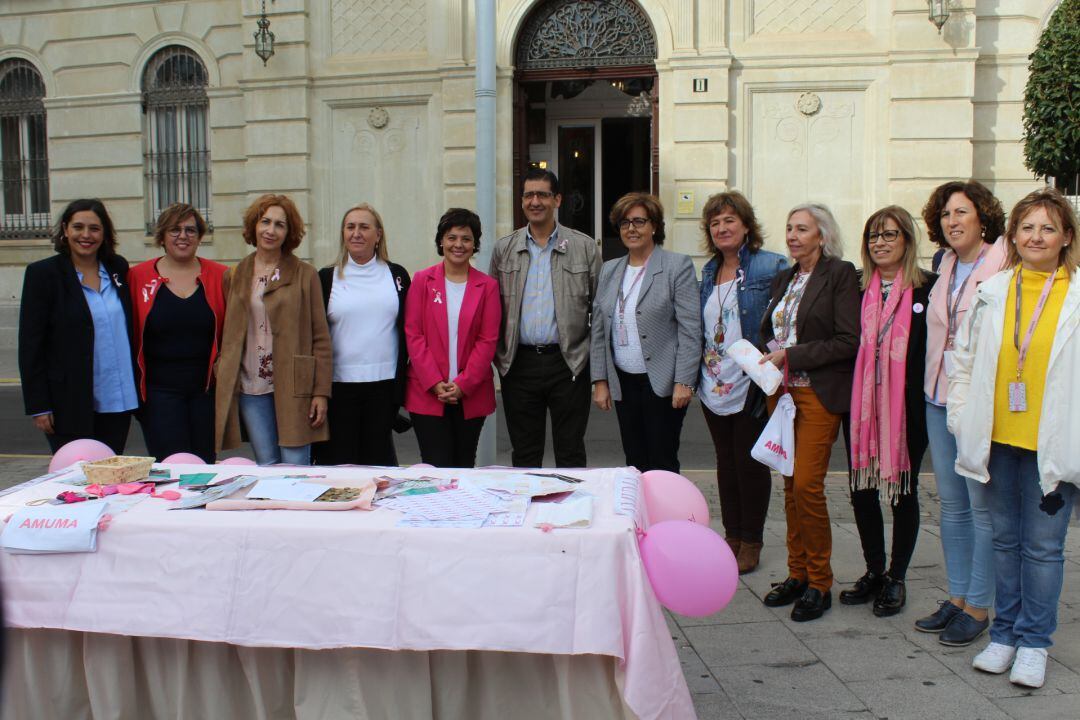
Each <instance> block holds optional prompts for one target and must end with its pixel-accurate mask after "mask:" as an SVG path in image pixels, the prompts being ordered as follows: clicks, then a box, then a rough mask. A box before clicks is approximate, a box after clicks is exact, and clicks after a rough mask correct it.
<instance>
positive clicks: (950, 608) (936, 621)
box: [915, 600, 964, 633]
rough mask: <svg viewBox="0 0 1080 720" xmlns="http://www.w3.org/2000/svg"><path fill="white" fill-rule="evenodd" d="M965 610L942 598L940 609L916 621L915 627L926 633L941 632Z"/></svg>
mask: <svg viewBox="0 0 1080 720" xmlns="http://www.w3.org/2000/svg"><path fill="white" fill-rule="evenodd" d="M962 612H964V611H963V610H961V609H960V608H958V607H956V606H955V605H953V604H952V603H951V602H949V601H948V600H942V601H941V604H940V605H939V606H938V609H937V610H936V611H935V612H933V613H930V614H929V615H927V616H926V617H924V618H919V619H918V620H916V621H915V629H916V630H918V631H919V632H924V633H939V632H941V631H942V630H944V629H945V628H947V627H948V626H949V623H950V622H952V619H953V618H954V617H956V616H957V615H959V614H960V613H962Z"/></svg>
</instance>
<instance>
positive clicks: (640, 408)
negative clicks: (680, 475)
mask: <svg viewBox="0 0 1080 720" xmlns="http://www.w3.org/2000/svg"><path fill="white" fill-rule="evenodd" d="M616 372H617V373H618V375H619V385H620V387H621V388H622V400H619V401H617V402H616V403H615V413H616V415H618V416H619V435H621V436H622V444H623V453H625V454H626V464H627V465H632V466H634V467H636V468H637V469H638V470H640V471H641V472H645V471H647V470H670V471H671V472H679V436H680V435H681V434H682V425H683V419H685V418H686V408H685V407H684V408H679V409H675V408H673V407H671V397H670V396H669V397H660V396H659V395H657V394H656V393H654V392H653V389H652V386H651V385H650V384H649V376H648V375H646V374H645V373H640V374H631V373H624V372H623V371H622V370H619V369H616Z"/></svg>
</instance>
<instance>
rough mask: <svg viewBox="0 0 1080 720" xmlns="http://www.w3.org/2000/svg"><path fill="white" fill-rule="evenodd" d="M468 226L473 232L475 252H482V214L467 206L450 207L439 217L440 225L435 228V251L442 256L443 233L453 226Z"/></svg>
mask: <svg viewBox="0 0 1080 720" xmlns="http://www.w3.org/2000/svg"><path fill="white" fill-rule="evenodd" d="M456 227H467V228H469V229H470V230H472V234H473V252H474V253H478V252H480V216H479V215H477V214H476V213H474V212H473V211H472V210H467V209H466V208H450V209H449V210H447V211H446V212H444V213H443V216H442V217H441V218H439V227H437V228H436V229H435V252H437V253H439V256H440V257H441V256H442V254H443V250H442V239H443V235H445V234H446V233H447V232H449V231H450V229H451V228H456Z"/></svg>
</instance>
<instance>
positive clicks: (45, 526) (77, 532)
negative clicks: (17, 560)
mask: <svg viewBox="0 0 1080 720" xmlns="http://www.w3.org/2000/svg"><path fill="white" fill-rule="evenodd" d="M107 509H108V503H106V502H101V501H95V502H84V503H74V504H71V505H42V506H39V507H29V508H25V509H22V510H19V511H18V512H16V513H15V514H13V515H12V516H11V519H10V520H8V522H7V525H5V526H4V530H3V532H2V533H0V545H2V546H3V547H4V549H5V550H7V551H8V552H10V553H15V554H29V555H38V554H50V553H68V552H94V551H96V550H97V534H98V522H99V521H100V520H101V516H102V515H104V514H105V511H106V510H107Z"/></svg>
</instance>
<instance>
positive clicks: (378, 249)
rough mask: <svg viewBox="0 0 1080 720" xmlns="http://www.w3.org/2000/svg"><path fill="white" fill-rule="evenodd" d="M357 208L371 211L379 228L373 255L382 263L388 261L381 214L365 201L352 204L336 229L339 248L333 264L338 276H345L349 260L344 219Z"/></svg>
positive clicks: (388, 254) (388, 253) (388, 252)
mask: <svg viewBox="0 0 1080 720" xmlns="http://www.w3.org/2000/svg"><path fill="white" fill-rule="evenodd" d="M357 210H364V211H365V212H369V213H371V217H373V218H375V227H376V228H378V230H379V242H378V243H376V245H375V257H377V258H379V259H380V260H382V261H383V262H384V263H389V262H390V251H389V250H387V249H386V229H385V228H384V227H383V221H382V215H380V214H379V211H378V210H376V209H375V208H373V207H371V206H370V205H368V204H367V203H360V204H359V205H353V206H352V207H351V208H349V209H348V210H346V211H345V214H344V215H342V216H341V229H340V230H339V231H338V239H339V241H340V242H341V250H340V251H339V252H338V257H337V261H336V262H335V263H334V264H335V265H337V269H338V277H339V278H343V277H345V265H347V264H348V262H349V250H348V248H346V246H345V220H346V219H347V218H348V217H349V214H350V213H353V212H356V211H357Z"/></svg>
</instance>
